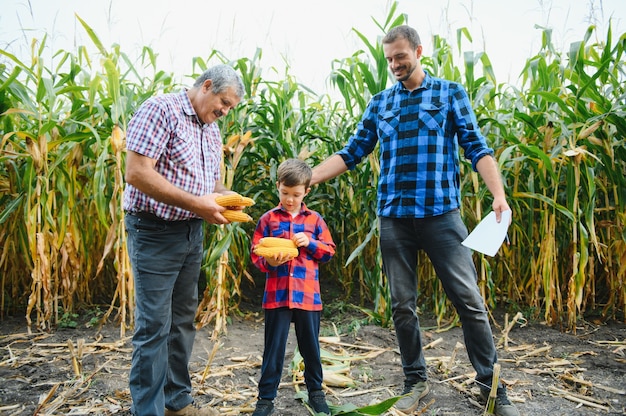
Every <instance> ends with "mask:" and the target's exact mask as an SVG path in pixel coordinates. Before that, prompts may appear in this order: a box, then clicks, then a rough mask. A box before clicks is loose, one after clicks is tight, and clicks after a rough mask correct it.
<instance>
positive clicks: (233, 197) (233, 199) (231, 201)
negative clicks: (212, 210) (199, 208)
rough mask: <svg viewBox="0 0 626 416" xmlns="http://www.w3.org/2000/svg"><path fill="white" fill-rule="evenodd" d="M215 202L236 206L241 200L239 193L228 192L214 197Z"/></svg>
mask: <svg viewBox="0 0 626 416" xmlns="http://www.w3.org/2000/svg"><path fill="white" fill-rule="evenodd" d="M215 202H217V203H218V204H219V205H221V206H223V207H236V206H239V203H240V202H241V195H239V194H228V195H222V196H218V197H217V198H215Z"/></svg>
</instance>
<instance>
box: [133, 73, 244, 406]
mask: <svg viewBox="0 0 626 416" xmlns="http://www.w3.org/2000/svg"><path fill="white" fill-rule="evenodd" d="M243 94H244V86H243V83H242V81H241V78H240V77H239V75H238V74H237V73H236V72H235V70H234V69H233V68H231V67H229V66H227V65H218V66H215V67H212V68H209V69H208V70H206V71H205V72H204V73H203V74H202V75H201V76H200V77H199V78H198V79H197V80H196V82H195V83H194V85H193V88H191V89H189V90H186V91H182V92H180V93H175V94H163V95H160V96H157V97H154V98H151V99H149V100H148V101H146V102H145V103H144V104H143V105H142V106H141V107H140V108H139V109H138V110H137V112H136V114H135V115H134V117H133V118H132V120H131V121H130V123H129V125H128V132H127V150H128V153H127V158H126V182H127V186H126V189H125V190H124V210H125V211H126V217H125V223H126V230H127V233H128V254H129V257H130V262H131V265H132V271H133V277H134V281H135V301H136V307H135V332H134V334H133V355H132V362H131V370H130V392H131V396H132V399H133V404H132V412H133V414H135V415H137V416H163V415H164V414H165V415H166V416H196V415H199V416H200V415H219V412H218V410H217V409H212V408H208V407H205V408H200V407H199V406H197V405H196V404H195V403H194V401H193V398H192V397H191V379H190V377H189V369H188V365H189V359H190V356H191V351H192V348H193V343H194V338H195V326H194V319H195V313H196V309H197V307H198V277H199V275H200V266H201V265H202V251H203V247H202V245H203V241H204V237H203V228H202V220H205V221H207V222H209V223H211V224H225V223H228V221H227V220H226V219H225V218H224V217H223V216H222V214H221V212H223V211H224V210H225V208H223V207H221V206H220V205H218V204H217V203H216V202H215V198H216V197H217V196H219V195H220V194H227V193H230V191H228V190H227V189H226V188H225V187H224V186H223V185H222V181H221V178H220V161H221V158H222V138H221V135H220V130H219V127H218V126H217V124H216V120H217V119H218V118H220V117H222V116H224V115H226V114H228V112H229V111H230V110H231V109H232V108H233V107H235V106H236V105H237V104H238V103H239V101H240V100H241V98H242V96H243Z"/></svg>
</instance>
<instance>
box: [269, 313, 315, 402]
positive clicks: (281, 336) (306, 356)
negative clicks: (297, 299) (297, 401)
mask: <svg viewBox="0 0 626 416" xmlns="http://www.w3.org/2000/svg"><path fill="white" fill-rule="evenodd" d="M321 317H322V312H321V311H304V310H301V309H289V308H276V309H265V346H264V348H263V364H262V365H261V379H260V380H259V398H260V399H266V400H274V398H276V393H277V391H278V385H279V384H280V379H281V377H282V374H283V364H284V362H285V349H286V346H287V337H288V335H289V328H290V326H291V322H293V324H294V328H295V330H296V340H297V341H298V350H300V354H301V355H302V359H303V360H304V382H305V384H306V388H307V390H308V391H309V392H312V391H316V390H322V381H323V378H324V377H323V373H322V361H321V358H320V343H319V332H320V319H321Z"/></svg>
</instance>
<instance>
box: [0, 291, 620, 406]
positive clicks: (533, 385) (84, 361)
mask: <svg viewBox="0 0 626 416" xmlns="http://www.w3.org/2000/svg"><path fill="white" fill-rule="evenodd" d="M261 292H262V283H257V286H256V287H253V286H250V287H248V288H244V296H243V299H242V302H241V306H240V311H241V312H242V313H241V314H237V315H236V316H232V320H231V322H230V323H229V325H228V327H227V328H226V329H227V332H226V333H225V334H222V335H220V336H219V337H218V339H217V340H211V332H212V330H213V328H212V327H211V326H209V327H205V328H202V329H200V330H199V331H198V334H197V336H196V343H195V346H194V353H193V357H192V360H191V364H190V372H191V375H192V381H193V389H194V391H193V395H194V397H195V400H196V401H197V402H198V403H200V404H207V405H212V406H215V407H217V408H219V409H220V412H221V413H222V414H224V415H238V414H242V415H246V414H251V413H252V411H253V409H254V404H255V401H256V393H257V390H256V383H257V381H258V378H259V375H260V365H261V355H262V353H263V319H262V318H263V314H262V311H261V309H260V299H261V298H260V296H261ZM335 293H336V292H335ZM323 299H324V301H325V304H326V311H325V313H324V317H323V319H322V334H321V335H322V338H321V341H322V342H321V346H322V348H323V350H325V351H327V352H331V353H333V354H335V355H340V356H343V357H345V360H344V364H345V365H346V367H347V370H346V371H347V372H346V373H345V374H344V376H346V377H348V378H349V379H351V380H352V381H353V384H354V385H353V386H352V387H340V386H336V385H333V383H331V382H328V383H327V391H326V393H327V400H328V401H329V403H330V404H331V405H336V406H340V405H346V404H353V405H355V406H358V407H360V406H365V405H368V404H374V403H378V402H381V401H383V400H385V399H388V398H390V397H393V396H395V395H396V394H398V393H399V390H400V389H401V386H402V380H403V379H402V371H401V365H400V356H399V353H398V350H397V344H396V339H395V334H394V331H393V329H389V328H383V327H380V326H376V325H374V324H368V323H367V320H366V319H365V318H366V316H365V315H364V314H363V313H362V312H358V311H357V310H356V309H353V308H350V307H349V306H348V303H345V302H337V303H336V304H333V295H332V293H330V292H325V294H324V295H323ZM420 319H421V324H422V330H423V338H424V345H428V349H426V350H425V354H426V358H427V361H428V363H429V377H430V388H431V392H430V394H429V395H428V396H427V397H426V398H425V399H424V400H423V402H422V403H421V404H420V407H419V408H418V409H417V410H416V411H415V412H414V413H413V414H415V415H464V416H473V415H476V416H479V415H482V414H483V408H484V406H483V405H482V404H479V403H478V402H477V401H476V400H477V393H478V386H476V384H475V383H474V382H473V369H472V367H471V365H470V363H469V361H468V359H467V354H466V352H465V349H464V346H463V335H462V331H461V328H460V327H459V326H452V327H450V328H448V329H446V330H437V326H436V322H435V321H434V320H433V319H432V318H429V317H428V316H422V317H421V318H420ZM511 321H512V316H510V315H509V318H508V322H511ZM492 324H493V331H494V337H495V340H496V342H497V343H498V355H499V363H500V364H501V367H502V376H501V377H502V381H503V382H504V383H505V384H506V385H507V386H508V390H509V397H510V399H511V400H512V401H513V402H514V403H515V404H516V406H517V407H518V409H519V410H520V413H521V414H522V415H527V416H545V415H551V416H558V415H568V416H577V415H625V414H626V325H625V324H624V323H620V322H615V321H612V322H604V323H599V322H598V323H592V322H588V321H583V322H580V323H579V325H578V327H577V330H576V333H575V334H574V333H568V332H562V331H559V330H558V329H556V328H551V327H548V326H546V325H542V324H541V323H538V322H527V321H525V320H524V319H523V318H522V319H519V320H516V321H515V323H514V324H512V325H510V326H509V327H510V331H508V332H507V331H506V328H507V325H505V314H504V313H503V312H502V311H493V314H492ZM26 329H27V328H26V321H25V319H24V318H23V317H21V318H20V317H5V318H4V319H3V320H2V321H0V415H35V414H38V415H87V414H89V415H124V416H125V415H130V405H131V398H130V394H129V390H128V372H129V367H130V357H131V350H132V347H131V341H130V336H129V335H130V334H127V335H128V336H126V337H123V338H122V337H121V336H120V328H119V326H118V325H116V324H115V323H108V324H106V325H105V326H104V327H103V328H101V329H100V330H99V331H98V330H96V329H95V328H94V327H89V326H87V325H86V322H80V323H79V324H78V326H77V327H76V328H57V329H55V330H54V331H52V332H50V333H36V334H31V335H29V334H28V333H27V331H26ZM70 343H71V344H72V346H73V349H74V353H75V356H76V357H77V358H76V360H75V361H74V360H72V358H71V357H72V356H71V353H70V349H71V348H70ZM81 344H82V345H81ZM295 346H296V341H295V335H294V333H293V329H292V331H291V333H290V336H289V340H288V346H287V356H286V357H285V367H284V373H283V379H282V382H281V386H280V389H279V392H278V397H277V399H276V401H275V405H276V411H275V413H274V415H275V416H279V415H287V416H288V415H291V416H304V415H308V414H312V413H310V411H309V410H308V408H307V407H306V406H305V405H304V404H303V402H302V401H301V399H300V398H298V397H297V396H298V392H299V391H300V392H303V391H306V389H305V388H304V386H303V385H302V384H301V379H302V377H301V374H299V373H298V374H297V376H296V377H295V382H294V376H293V375H292V371H291V368H290V363H291V362H292V359H293V358H294V350H295ZM75 374H79V376H76V375H75ZM383 414H384V415H394V416H398V415H402V413H400V412H398V411H396V410H394V409H391V410H389V411H387V412H385V413H383Z"/></svg>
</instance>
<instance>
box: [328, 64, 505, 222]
mask: <svg viewBox="0 0 626 416" xmlns="http://www.w3.org/2000/svg"><path fill="white" fill-rule="evenodd" d="M377 143H378V144H379V145H380V149H379V150H380V155H379V156H380V177H379V180H378V215H379V216H382V217H394V218H424V217H430V216H434V215H441V214H444V213H446V212H448V211H451V210H453V209H456V208H459V207H460V189H459V188H460V167H459V163H458V162H459V154H458V147H459V145H460V146H461V147H462V148H463V151H464V156H465V158H466V159H468V160H470V161H471V162H472V167H473V168H474V170H475V169H476V163H477V162H478V160H479V159H481V158H482V157H483V156H486V155H492V154H493V150H492V149H490V148H489V147H488V146H487V143H486V140H485V138H484V136H483V135H482V134H481V133H480V131H479V128H478V123H477V121H476V116H475V115H474V112H473V110H472V108H471V104H470V101H469V98H468V96H467V93H466V92H465V90H464V89H463V87H462V86H461V85H459V84H457V83H454V82H450V81H446V80H443V79H439V78H434V77H431V76H430V75H428V73H426V78H425V79H424V81H423V82H422V85H421V86H420V87H419V88H417V89H416V90H414V91H409V90H407V89H406V88H404V86H403V84H402V83H401V82H397V83H396V84H395V85H394V86H392V87H390V88H388V89H386V90H384V91H382V92H380V93H378V94H377V95H375V96H374V97H373V98H372V100H371V101H370V103H369V104H368V106H367V109H366V110H365V112H364V113H363V117H362V119H361V121H360V122H359V124H358V127H357V130H356V133H355V134H354V135H353V136H352V137H351V138H350V140H349V141H348V143H347V144H346V146H345V147H344V148H343V149H342V150H340V151H339V152H337V154H339V155H340V156H341V157H342V158H343V160H344V162H345V163H346V166H348V169H354V168H355V166H356V165H357V164H358V163H359V162H360V161H361V160H362V159H363V158H364V157H365V156H367V155H368V154H370V153H371V152H372V151H373V150H374V148H375V146H376V144H377Z"/></svg>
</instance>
